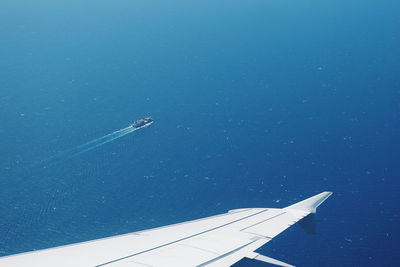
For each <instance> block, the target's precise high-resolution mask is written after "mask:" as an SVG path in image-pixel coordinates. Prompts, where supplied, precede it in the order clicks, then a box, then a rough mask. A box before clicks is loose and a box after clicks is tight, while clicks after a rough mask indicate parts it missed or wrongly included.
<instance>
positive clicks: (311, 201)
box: [285, 191, 333, 213]
mask: <svg viewBox="0 0 400 267" xmlns="http://www.w3.org/2000/svg"><path fill="white" fill-rule="evenodd" d="M332 194H333V192H331V191H325V192H322V193H319V194H317V195H315V196H312V197H309V198H307V199H305V200H303V201H300V202H297V203H295V204H293V205H290V206H288V207H286V208H285V209H295V210H301V211H306V212H310V213H316V211H317V207H318V206H319V205H321V204H322V203H323V202H324V201H325V200H326V199H327V198H328V197H330V196H331V195H332Z"/></svg>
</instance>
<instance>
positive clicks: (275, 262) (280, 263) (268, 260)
mask: <svg viewBox="0 0 400 267" xmlns="http://www.w3.org/2000/svg"><path fill="white" fill-rule="evenodd" d="M246 258H249V259H252V260H258V261H262V262H266V263H269V264H273V265H277V266H282V267H295V266H293V265H290V264H287V263H285V262H283V261H278V260H275V259H273V258H270V257H267V256H264V255H261V254H259V253H256V252H251V253H249V255H247V256H246Z"/></svg>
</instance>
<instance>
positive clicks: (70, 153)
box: [42, 122, 153, 165]
mask: <svg viewBox="0 0 400 267" xmlns="http://www.w3.org/2000/svg"><path fill="white" fill-rule="evenodd" d="M151 124H153V122H151V123H148V124H146V125H144V126H141V127H133V126H132V125H131V126H128V127H126V128H123V129H120V130H118V131H115V132H112V133H110V134H106V135H104V136H102V137H100V138H96V139H93V140H91V141H89V142H87V143H85V144H83V145H79V146H77V147H74V148H72V149H70V150H67V151H64V152H61V153H60V154H58V155H56V156H54V157H52V158H50V159H48V160H46V161H45V163H46V165H54V164H58V163H62V162H64V161H66V160H69V159H72V158H75V157H77V156H79V155H81V154H83V153H85V152H89V151H91V150H93V149H95V148H98V147H100V146H102V145H104V144H107V143H109V142H112V141H114V140H116V139H118V138H121V137H123V136H125V135H127V134H130V133H133V132H135V131H137V130H140V129H142V128H145V127H148V126H150V125H151ZM42 163H44V162H42Z"/></svg>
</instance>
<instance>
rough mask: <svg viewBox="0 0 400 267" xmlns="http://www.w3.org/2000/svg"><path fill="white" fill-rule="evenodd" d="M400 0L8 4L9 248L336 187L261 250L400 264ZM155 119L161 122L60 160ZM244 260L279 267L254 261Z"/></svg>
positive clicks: (4, 62)
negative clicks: (309, 220)
mask: <svg viewBox="0 0 400 267" xmlns="http://www.w3.org/2000/svg"><path fill="white" fill-rule="evenodd" d="M399 12H400V4H399V3H398V1H394V0H393V1H390V0H383V1H371V0H366V1H350V2H349V1H344V0H336V1H315V0H305V1H290V0H279V1H277V0H262V1H261V0H253V1H243V0H233V1H232V0H231V1H227V0H220V1H211V0H203V1H180V0H171V1H160V0H158V1H157V0H155V1H144V0H138V1H128V0H116V1H103V0H100V1H93V0H89V1H77V0H70V1H50V0H39V1H24V0H21V1H12V0H3V1H1V3H0V25H1V27H0V36H1V39H0V40H1V42H0V58H1V60H0V71H1V72H0V155H1V161H0V220H1V221H0V256H4V255H9V254H13V253H19V252H24V251H30V250H36V249H42V248H48V247H52V246H57V245H63V244H68V243H72V242H80V241H85V240H89V239H95V238H100V237H105V236H110V235H115V234H122V233H127V232H132V231H137V230H142V229H147V228H152V227H156V226H161V225H166V224H171V223H176V222H180V221H185V220H189V219H196V218H200V217H205V216H210V215H214V214H218V213H223V212H226V211H227V210H229V209H234V208H242V207H284V206H287V205H289V204H291V203H293V202H296V201H299V200H301V199H303V198H306V197H309V196H311V195H313V194H317V193H319V192H322V191H325V190H330V191H333V192H334V195H333V196H332V197H331V198H330V199H329V200H328V201H327V202H325V203H324V204H323V205H322V206H321V208H320V209H319V210H318V214H317V217H316V219H317V222H318V225H317V226H318V234H317V235H308V234H306V233H305V232H304V231H303V230H302V229H301V228H300V227H297V226H294V227H292V228H291V229H289V230H287V231H286V232H284V233H282V234H281V235H280V236H278V237H277V238H276V239H274V240H273V241H272V242H270V243H268V244H267V245H266V246H265V247H263V248H262V249H260V252H262V253H264V254H266V255H268V256H270V257H274V258H277V259H280V260H283V261H286V262H289V263H292V264H294V265H297V266H398V262H399V261H400V256H399V254H398V253H396V250H397V248H398V239H399V232H400V230H399V227H398V225H399V223H400V217H399V216H400V207H399V205H398V203H399V190H400V180H399V178H400V164H399V160H398V159H399V158H400V152H399V151H400V141H399V136H400V124H399V123H400V79H399V77H400V63H399V62H400V61H399V59H400V48H399V47H400V45H399V43H400V27H399V25H400V16H399V15H398V14H399ZM148 115H151V116H153V117H154V119H155V121H156V122H155V124H154V125H152V126H151V127H149V128H146V129H142V130H140V131H137V132H134V133H132V134H129V135H126V136H124V137H121V138H119V139H116V140H114V141H113V142H110V143H108V144H105V145H103V146H101V147H98V148H97V149H96V150H92V151H88V152H87V153H84V154H81V155H79V156H78V157H74V158H71V159H69V160H67V161H65V162H62V163H61V164H55V165H49V166H45V167H46V168H44V165H46V164H43V162H46V159H49V158H51V157H53V156H54V155H57V154H59V153H60V152H62V151H66V150H68V149H71V148H74V147H76V146H78V145H81V144H83V143H86V142H88V141H90V140H92V139H94V138H98V137H101V136H104V135H106V134H109V133H111V132H113V131H116V130H118V129H121V128H124V127H126V126H128V125H129V124H130V123H131V122H132V121H133V120H135V119H139V118H142V117H145V116H148ZM237 266H265V265H261V264H259V263H254V262H251V261H243V262H240V263H238V264H237Z"/></svg>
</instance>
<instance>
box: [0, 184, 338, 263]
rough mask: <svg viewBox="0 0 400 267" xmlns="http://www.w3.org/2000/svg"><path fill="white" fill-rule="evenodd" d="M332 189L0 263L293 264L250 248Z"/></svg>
mask: <svg viewBox="0 0 400 267" xmlns="http://www.w3.org/2000/svg"><path fill="white" fill-rule="evenodd" d="M331 194H332V193H331V192H323V193H321V194H318V195H315V196H313V197H310V198H308V199H306V200H303V201H300V202H298V203H295V204H293V205H291V206H288V207H286V208H283V209H267V208H250V209H240V210H233V211H230V212H228V213H224V214H220V215H216V216H212V217H207V218H203V219H199V220H194V221H189V222H184V223H179V224H175V225H170V226H166V227H160V228H155V229H150V230H146V231H142V232H135V233H130V234H126V235H120V236H115V237H109V238H104V239H98V240H93V241H89V242H83V243H77V244H72V245H67V246H61V247H56V248H51V249H45V250H40V251H34V252H28V253H23V254H17V255H12V256H7V257H2V258H0V266H1V267H3V266H85V267H86V266H107V267H117V266H121V267H128V266H129V267H144V266H147V267H149V266H150V267H159V266H160V267H161V266H162V267H168V266H171V267H172V266H174V267H179V266H182V267H183V266H185V267H186V266H231V265H232V264H234V263H236V262H238V261H239V260H241V259H242V258H245V257H247V258H250V259H255V260H260V261H264V262H269V263H271V264H275V265H279V266H285V267H290V266H292V265H290V264H287V263H284V262H281V261H278V260H274V259H272V258H268V257H266V256H263V255H260V254H257V253H255V252H254V251H255V250H256V249H258V248H259V247H261V246H263V245H264V244H266V243H267V242H269V241H270V240H272V239H273V238H274V237H275V236H277V235H278V234H280V233H281V232H282V231H284V230H286V229H287V228H289V227H290V226H292V225H293V224H295V223H296V222H298V221H299V220H301V219H302V218H304V217H306V216H307V215H309V214H310V213H315V211H316V208H317V207H318V206H319V205H320V204H321V203H322V202H323V201H325V200H326V199H327V198H328V197H329V196H330V195H331Z"/></svg>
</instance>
